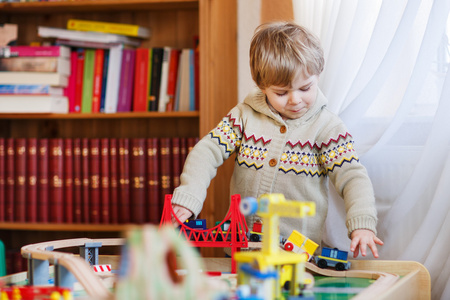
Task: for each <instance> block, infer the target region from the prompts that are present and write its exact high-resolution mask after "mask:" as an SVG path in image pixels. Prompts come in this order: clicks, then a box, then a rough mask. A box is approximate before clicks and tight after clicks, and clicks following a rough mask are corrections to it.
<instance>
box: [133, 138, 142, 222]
mask: <svg viewBox="0 0 450 300" xmlns="http://www.w3.org/2000/svg"><path fill="white" fill-rule="evenodd" d="M130 146H131V168H130V177H131V183H130V189H131V203H130V204H131V209H130V212H131V220H130V221H131V222H132V223H137V224H142V223H144V222H145V221H146V214H145V212H146V208H145V202H146V196H145V173H146V170H145V169H146V165H145V149H146V145H145V139H144V138H133V139H131V141H130Z"/></svg>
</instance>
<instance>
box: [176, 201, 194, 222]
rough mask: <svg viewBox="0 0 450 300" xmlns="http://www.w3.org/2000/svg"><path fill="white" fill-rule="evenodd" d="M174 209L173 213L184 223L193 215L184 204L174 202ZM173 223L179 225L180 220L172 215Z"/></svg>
mask: <svg viewBox="0 0 450 300" xmlns="http://www.w3.org/2000/svg"><path fill="white" fill-rule="evenodd" d="M172 209H173V213H174V214H175V215H176V216H177V218H178V220H180V222H181V223H184V221H186V220H187V219H189V218H190V217H191V216H192V215H193V213H192V212H191V211H190V210H189V209H187V208H185V207H183V206H179V205H176V204H173V205H172ZM172 224H173V225H175V226H178V225H179V223H178V221H177V220H176V219H175V218H174V217H173V216H172Z"/></svg>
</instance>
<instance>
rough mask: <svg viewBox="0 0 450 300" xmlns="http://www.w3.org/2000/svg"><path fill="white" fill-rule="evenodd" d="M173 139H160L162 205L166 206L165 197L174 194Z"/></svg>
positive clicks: (160, 201)
mask: <svg viewBox="0 0 450 300" xmlns="http://www.w3.org/2000/svg"><path fill="white" fill-rule="evenodd" d="M170 142H171V139H170V138H160V140H159V143H160V149H159V174H160V182H161V192H160V200H159V203H160V205H163V204H164V197H165V196H166V195H168V194H172V189H173V182H172V155H171V149H172V146H171V143H170Z"/></svg>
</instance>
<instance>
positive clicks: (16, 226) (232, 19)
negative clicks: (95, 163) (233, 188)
mask: <svg viewBox="0 0 450 300" xmlns="http://www.w3.org/2000/svg"><path fill="white" fill-rule="evenodd" d="M0 12H1V14H0V23H14V24H18V26H19V37H18V44H19V45H27V44H29V43H31V42H36V41H38V42H39V41H42V39H41V38H39V37H38V36H37V27H38V26H49V27H61V28H65V26H66V22H67V20H68V19H70V18H78V19H88V20H98V21H105V22H123V23H130V24H138V25H142V26H145V27H148V28H150V29H151V32H152V33H151V38H150V39H148V40H144V41H143V43H142V47H164V46H171V47H175V48H187V47H193V37H194V36H196V35H197V36H199V40H200V105H199V106H200V109H199V110H198V111H195V112H167V113H157V112H144V113H134V112H131V113H116V114H103V113H100V114H98V113H97V114H95V113H94V114H0V137H4V138H32V137H35V138H56V137H61V138H76V137H78V138H79V137H87V138H101V137H105V138H122V137H127V138H133V137H189V136H197V137H202V136H204V135H205V134H206V133H207V132H209V130H211V129H212V128H213V127H214V126H215V125H216V124H217V123H218V122H219V121H220V119H221V118H222V117H223V116H224V115H225V114H226V113H227V112H228V111H229V109H230V108H231V107H233V106H234V105H235V104H236V103H237V47H236V36H237V21H236V18H237V4H236V1H223V0H125V1H124V0H77V1H48V2H13V3H0ZM231 160H232V159H230V162H227V164H225V165H224V166H222V167H221V169H220V171H219V172H218V176H217V177H216V178H215V179H214V181H213V182H212V183H211V186H210V188H209V190H208V199H207V202H206V203H205V206H204V209H203V212H202V216H203V218H206V219H207V222H208V224H213V223H214V222H215V221H216V220H221V219H222V218H223V217H224V215H225V214H226V212H227V209H228V205H229V185H228V182H229V177H230V176H231V172H232V162H231ZM126 226H127V225H98V224H95V225H94V224H93V225H90V224H38V223H33V224H29V223H8V222H4V223H0V239H2V240H3V241H4V243H5V245H6V247H7V248H8V249H20V247H21V246H23V245H25V244H29V243H34V242H39V241H45V240H52V239H60V238H72V237H74V236H78V237H93V238H95V237H113V236H118V235H119V234H120V231H121V230H123V229H124V228H125V227H126ZM37 232H39V234H36V233H37ZM19 236H20V238H19ZM208 251H211V252H208ZM214 253H217V251H214V250H209V249H208V250H206V252H205V254H206V255H214Z"/></svg>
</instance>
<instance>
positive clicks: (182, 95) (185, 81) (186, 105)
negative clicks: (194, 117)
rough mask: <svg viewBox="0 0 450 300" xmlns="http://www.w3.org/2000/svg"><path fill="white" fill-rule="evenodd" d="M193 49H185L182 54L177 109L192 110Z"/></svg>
mask: <svg viewBox="0 0 450 300" xmlns="http://www.w3.org/2000/svg"><path fill="white" fill-rule="evenodd" d="M192 54H193V50H192V49H183V50H182V51H181V54H180V63H179V69H178V81H179V82H178V83H177V91H176V94H177V95H176V110H177V111H189V110H191V83H193V82H191V66H190V64H191V55H192Z"/></svg>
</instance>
